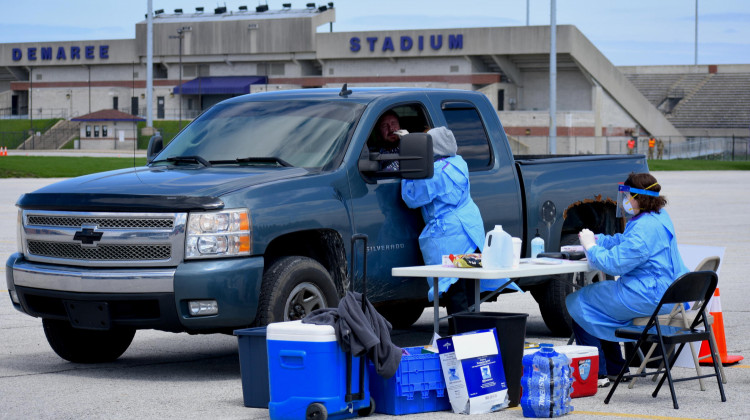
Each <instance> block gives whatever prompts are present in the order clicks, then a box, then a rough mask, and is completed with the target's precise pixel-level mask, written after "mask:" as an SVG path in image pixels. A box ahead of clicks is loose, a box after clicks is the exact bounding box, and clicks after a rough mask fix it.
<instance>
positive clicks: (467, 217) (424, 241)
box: [401, 156, 504, 300]
mask: <svg viewBox="0 0 750 420" xmlns="http://www.w3.org/2000/svg"><path fill="white" fill-rule="evenodd" d="M401 198H402V199H403V200H404V202H405V203H406V205H407V206H409V207H410V208H417V207H421V211H422V218H423V219H424V221H425V227H424V229H423V230H422V233H421V234H420V235H419V247H420V249H421V250H422V257H423V258H424V262H425V264H427V265H435V264H441V263H442V258H443V255H449V254H467V253H472V252H474V251H475V250H476V249H480V250H481V249H482V248H483V247H484V223H483V222H482V215H481V214H480V213H479V207H477V205H476V204H475V203H474V201H473V200H472V199H471V194H470V192H469V168H468V165H467V164H466V161H464V160H463V158H462V157H461V156H451V157H448V158H444V159H440V160H437V161H435V163H434V175H433V177H432V178H430V179H404V180H401ZM456 281H458V279H457V278H455V277H454V278H447V277H441V278H440V280H439V282H438V288H439V290H440V294H442V293H444V292H445V291H446V290H448V288H449V287H450V286H451V285H452V284H453V283H455V282H456ZM427 283H428V285H429V287H430V291H429V293H428V298H429V299H430V300H433V298H434V297H433V296H434V295H433V293H434V291H433V290H432V279H427ZM503 283H504V282H503V281H501V280H483V281H482V283H481V284H482V291H485V290H495V289H496V288H498V287H500V286H501V285H502V284H503Z"/></svg>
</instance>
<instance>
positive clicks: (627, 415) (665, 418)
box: [508, 406, 708, 420]
mask: <svg viewBox="0 0 750 420" xmlns="http://www.w3.org/2000/svg"><path fill="white" fill-rule="evenodd" d="M520 409H521V407H518V406H516V407H510V408H508V410H520ZM570 414H586V415H589V416H609V417H623V418H629V419H653V420H708V419H701V418H696V417H670V416H651V415H648V414H630V413H611V412H606V413H605V412H603V411H580V410H573V411H572V412H571V413H570Z"/></svg>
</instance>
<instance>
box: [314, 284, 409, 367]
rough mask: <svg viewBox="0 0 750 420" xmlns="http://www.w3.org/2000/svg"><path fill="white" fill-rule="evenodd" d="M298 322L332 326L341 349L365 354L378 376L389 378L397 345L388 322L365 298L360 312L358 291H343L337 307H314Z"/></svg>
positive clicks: (398, 351) (398, 354) (396, 358)
mask: <svg viewBox="0 0 750 420" xmlns="http://www.w3.org/2000/svg"><path fill="white" fill-rule="evenodd" d="M302 322H303V323H306V324H317V325H332V326H333V328H334V329H335V330H336V341H337V342H338V343H339V345H340V346H341V349H342V350H344V351H345V352H351V353H352V354H353V355H354V356H357V357H359V356H363V355H364V354H365V353H366V354H367V357H368V358H369V359H370V360H372V362H373V363H374V364H375V371H376V372H377V373H378V375H380V376H382V377H384V378H390V377H391V376H393V375H394V374H395V373H396V370H398V365H399V363H401V348H399V347H397V346H396V345H394V344H393V342H391V324H390V323H389V322H388V321H387V320H386V319H385V318H383V316H382V315H380V314H379V313H378V311H377V310H376V309H375V307H373V306H372V304H371V303H370V301H368V300H367V299H366V298H365V310H364V311H362V294H361V293H356V292H347V293H346V296H344V298H343V299H341V302H339V307H338V308H325V309H317V310H315V311H313V312H311V313H310V314H309V315H307V316H306V317H305V318H304V319H303V320H302Z"/></svg>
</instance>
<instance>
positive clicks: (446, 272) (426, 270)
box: [391, 258, 596, 333]
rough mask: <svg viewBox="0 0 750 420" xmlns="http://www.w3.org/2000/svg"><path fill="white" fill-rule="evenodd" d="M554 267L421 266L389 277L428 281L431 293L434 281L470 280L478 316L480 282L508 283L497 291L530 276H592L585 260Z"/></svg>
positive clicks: (525, 261) (437, 318) (394, 270)
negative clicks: (518, 279) (430, 283)
mask: <svg viewBox="0 0 750 420" xmlns="http://www.w3.org/2000/svg"><path fill="white" fill-rule="evenodd" d="M555 261H559V263H555V264H539V263H534V262H532V259H529V258H522V259H521V264H519V265H518V267H516V268H507V269H498V270H493V269H488V268H457V267H445V266H442V265H422V266H414V267H393V268H392V269H391V275H393V276H394V277H432V278H433V279H432V284H433V290H438V277H458V278H459V279H474V284H475V287H474V302H476V303H475V305H474V311H475V312H479V306H480V299H479V294H480V293H479V292H480V290H479V285H480V282H481V280H482V279H488V280H489V279H504V278H508V279H510V280H509V281H508V282H507V283H505V285H503V286H501V287H500V288H499V289H498V290H502V289H503V288H505V287H507V286H508V285H509V284H510V283H511V282H512V281H513V279H517V278H520V277H532V276H550V275H555V274H569V273H596V270H594V269H592V268H590V267H589V263H588V261H586V260H578V261H572V260H555ZM437 295H438V294H437V293H435V299H434V307H433V311H434V330H435V333H437V332H438V323H439V321H440V315H439V309H440V305H439V303H438V296H437Z"/></svg>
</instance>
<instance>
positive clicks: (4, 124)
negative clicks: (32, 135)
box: [0, 118, 61, 149]
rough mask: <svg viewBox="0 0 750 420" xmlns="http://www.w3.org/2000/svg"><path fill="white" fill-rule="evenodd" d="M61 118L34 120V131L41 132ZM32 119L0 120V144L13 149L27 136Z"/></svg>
mask: <svg viewBox="0 0 750 420" xmlns="http://www.w3.org/2000/svg"><path fill="white" fill-rule="evenodd" d="M60 120H61V118H50V119H42V120H34V121H33V124H34V131H35V132H36V131H39V132H41V133H43V132H45V131H47V130H49V129H50V127H52V126H53V125H55V124H56V123H57V122H58V121H60ZM31 124H32V121H30V120H0V146H3V147H7V148H8V149H15V148H17V147H18V146H20V145H21V143H23V141H24V140H26V139H27V138H28V137H29V129H31Z"/></svg>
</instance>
